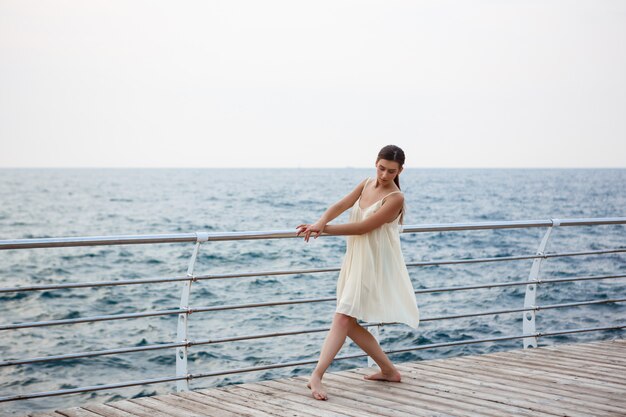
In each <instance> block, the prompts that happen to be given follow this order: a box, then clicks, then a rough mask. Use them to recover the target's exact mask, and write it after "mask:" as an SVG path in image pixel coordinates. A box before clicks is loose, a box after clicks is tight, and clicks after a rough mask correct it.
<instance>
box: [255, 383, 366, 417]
mask: <svg viewBox="0 0 626 417" xmlns="http://www.w3.org/2000/svg"><path fill="white" fill-rule="evenodd" d="M261 384H262V385H263V386H266V387H271V388H275V389H277V390H280V391H283V392H284V393H285V394H290V395H295V396H298V397H301V398H306V399H307V401H309V402H311V403H312V404H315V405H318V404H319V406H320V407H328V408H327V409H328V410H336V411H337V412H339V413H343V414H346V415H349V416H353V417H368V415H369V416H372V415H373V416H376V415H378V414H376V413H370V412H369V411H365V410H363V409H361V407H358V408H354V405H355V404H354V402H353V401H351V400H349V399H345V398H341V397H340V396H338V395H335V396H334V398H330V394H329V395H328V397H329V400H328V401H320V400H316V399H314V398H313V396H312V395H311V390H310V389H309V388H307V387H306V383H301V381H298V380H296V381H293V380H288V381H287V383H281V382H279V381H263V382H262V383H261Z"/></svg>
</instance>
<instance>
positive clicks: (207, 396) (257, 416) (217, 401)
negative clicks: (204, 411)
mask: <svg viewBox="0 0 626 417" xmlns="http://www.w3.org/2000/svg"><path fill="white" fill-rule="evenodd" d="M172 397H174V399H175V398H176V397H180V398H185V399H187V400H189V401H197V402H200V403H202V404H205V406H210V407H212V408H216V409H218V410H226V411H228V412H231V413H235V414H238V415H248V416H254V417H272V415H271V414H268V413H266V412H265V411H263V409H262V408H260V407H259V406H260V405H261V404H258V403H257V404H255V405H254V406H253V407H249V406H246V405H241V404H237V403H231V402H230V401H228V397H227V396H226V395H224V393H222V392H216V390H210V391H205V392H203V393H202V394H200V393H196V392H179V393H177V394H173V395H172Z"/></svg>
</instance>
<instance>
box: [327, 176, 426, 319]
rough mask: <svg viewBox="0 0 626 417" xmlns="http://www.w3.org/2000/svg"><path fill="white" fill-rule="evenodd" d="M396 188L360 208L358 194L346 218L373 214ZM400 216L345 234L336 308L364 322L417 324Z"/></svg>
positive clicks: (415, 306)
mask: <svg viewBox="0 0 626 417" xmlns="http://www.w3.org/2000/svg"><path fill="white" fill-rule="evenodd" d="M370 180H371V179H370V178H368V181H367V183H369V181H370ZM367 183H366V185H367ZM399 192H400V191H393V192H391V193H389V194H387V195H386V196H385V197H383V198H381V199H380V200H378V201H377V202H375V203H374V204H372V205H370V206H369V207H365V208H361V206H360V203H361V198H360V197H359V199H358V200H357V201H356V203H355V204H354V206H353V207H352V211H351V213H350V222H351V223H352V222H358V221H361V220H363V219H366V218H367V217H369V216H371V215H373V214H374V213H376V211H377V210H378V209H379V208H380V207H381V206H382V204H383V202H384V200H385V199H386V198H387V196H389V195H391V194H394V193H399ZM400 216H401V214H399V215H398V217H396V219H395V220H393V221H392V222H389V223H385V224H383V225H382V226H380V227H378V228H377V229H374V230H372V231H370V232H368V233H365V234H362V235H350V236H347V246H346V254H345V256H344V259H343V261H342V265H341V271H340V272H339V277H338V279H337V309H336V310H335V311H336V312H338V313H343V314H346V315H348V316H352V317H356V318H357V319H359V320H363V321H366V322H373V323H392V322H396V323H404V324H406V325H408V326H410V327H412V328H414V329H417V328H418V326H419V320H420V315H419V308H418V306H417V301H416V298H415V290H414V289H413V285H412V284H411V279H410V278H409V272H408V271H407V268H406V265H405V262H404V256H403V255H402V249H401V247H400V227H401V225H400V224H399V221H400Z"/></svg>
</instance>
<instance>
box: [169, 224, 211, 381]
mask: <svg viewBox="0 0 626 417" xmlns="http://www.w3.org/2000/svg"><path fill="white" fill-rule="evenodd" d="M196 236H197V238H196V245H195V246H194V248H193V252H192V253H191V259H190V260H189V266H188V267H187V276H188V277H189V278H192V279H190V280H188V281H185V283H184V284H183V291H182V293H181V295H180V308H181V309H185V310H187V311H186V312H185V313H181V314H179V315H178V325H177V330H176V342H185V343H187V342H189V339H188V322H189V294H190V293H191V283H192V282H193V281H194V280H193V277H194V275H193V270H194V268H195V266H196V258H197V257H198V251H199V250H200V244H201V243H202V242H206V241H208V240H209V234H208V233H196ZM188 349H189V348H188V345H184V346H180V347H177V348H176V377H182V376H184V377H186V379H180V380H177V381H176V391H177V392H181V391H189V378H188V376H189V372H188V369H187V353H188Z"/></svg>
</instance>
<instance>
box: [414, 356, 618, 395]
mask: <svg viewBox="0 0 626 417" xmlns="http://www.w3.org/2000/svg"><path fill="white" fill-rule="evenodd" d="M408 366H414V364H409V365H408ZM433 366H434V365H433ZM436 367H438V368H441V369H454V370H461V371H462V372H465V373H466V375H467V371H468V369H471V371H472V372H474V373H476V374H480V375H482V377H489V376H492V375H493V373H494V372H498V373H503V374H506V375H508V377H509V378H511V379H514V380H516V381H517V383H520V382H532V383H533V384H536V385H542V386H543V387H550V386H552V385H553V384H557V385H558V387H559V388H560V389H562V390H568V391H572V392H573V393H574V394H575V395H579V393H580V392H581V391H585V392H590V393H592V394H593V397H590V398H594V397H602V398H606V399H608V398H611V397H612V396H614V395H616V394H617V395H619V394H621V393H623V389H615V388H612V387H608V386H602V385H595V384H590V383H589V382H587V381H585V380H584V379H583V378H580V377H577V376H571V375H562V374H559V373H558V372H550V371H546V370H543V369H533V368H524V367H523V366H517V365H515V366H514V367H513V366H511V364H508V363H507V364H505V363H503V362H502V361H501V360H496V359H493V358H486V357H476V358H473V359H472V360H471V361H464V362H463V363H461V364H459V363H458V362H455V361H449V362H445V363H439V364H437V365H436ZM592 382H595V381H592Z"/></svg>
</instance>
